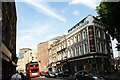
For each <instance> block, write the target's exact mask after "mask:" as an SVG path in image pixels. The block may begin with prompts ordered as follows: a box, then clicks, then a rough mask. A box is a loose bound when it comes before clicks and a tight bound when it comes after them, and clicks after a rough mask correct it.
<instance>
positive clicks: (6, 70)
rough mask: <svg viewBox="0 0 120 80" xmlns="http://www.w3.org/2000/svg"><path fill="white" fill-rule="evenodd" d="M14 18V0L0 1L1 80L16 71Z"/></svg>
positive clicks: (8, 77)
mask: <svg viewBox="0 0 120 80" xmlns="http://www.w3.org/2000/svg"><path fill="white" fill-rule="evenodd" d="M1 16H2V17H1ZM16 20H17V16H16V7H15V2H6V3H5V2H0V23H1V25H0V30H1V31H0V33H1V34H2V35H1V34H0V36H1V38H0V39H1V41H2V44H1V45H0V46H1V56H0V57H1V60H0V61H1V62H0V63H2V66H1V67H0V68H1V69H0V70H1V71H0V72H2V74H1V75H0V78H1V79H3V80H9V79H10V78H11V75H13V73H14V72H15V71H16V64H17V57H16ZM6 66H7V67H6ZM6 76H7V77H6Z"/></svg>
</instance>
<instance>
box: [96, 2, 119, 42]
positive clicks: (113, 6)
mask: <svg viewBox="0 0 120 80" xmlns="http://www.w3.org/2000/svg"><path fill="white" fill-rule="evenodd" d="M96 10H97V13H98V14H99V17H100V20H101V21H102V22H103V23H104V24H105V25H106V26H105V28H106V30H107V31H108V32H109V34H110V35H111V36H112V37H113V39H114V38H116V39H117V40H118V41H120V2H101V3H100V5H99V6H98V7H97V8H96Z"/></svg>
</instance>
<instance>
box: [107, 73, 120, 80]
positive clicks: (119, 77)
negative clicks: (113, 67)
mask: <svg viewBox="0 0 120 80" xmlns="http://www.w3.org/2000/svg"><path fill="white" fill-rule="evenodd" d="M105 80H120V72H116V71H114V72H111V73H109V74H106V75H105Z"/></svg>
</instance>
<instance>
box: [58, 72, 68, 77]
mask: <svg viewBox="0 0 120 80" xmlns="http://www.w3.org/2000/svg"><path fill="white" fill-rule="evenodd" d="M57 76H58V77H69V74H68V71H60V72H58V74H57Z"/></svg>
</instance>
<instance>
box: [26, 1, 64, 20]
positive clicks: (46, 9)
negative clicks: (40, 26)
mask: <svg viewBox="0 0 120 80" xmlns="http://www.w3.org/2000/svg"><path fill="white" fill-rule="evenodd" d="M25 2H26V3H28V4H30V5H32V6H33V7H34V8H35V9H36V10H38V11H39V12H41V13H43V14H45V15H47V16H49V17H54V18H57V19H58V20H60V21H63V22H66V19H65V18H64V17H62V16H60V15H58V14H57V13H55V12H54V11H53V9H52V8H49V7H47V6H46V5H43V4H41V3H40V2H35V1H33V0H25Z"/></svg>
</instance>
